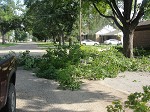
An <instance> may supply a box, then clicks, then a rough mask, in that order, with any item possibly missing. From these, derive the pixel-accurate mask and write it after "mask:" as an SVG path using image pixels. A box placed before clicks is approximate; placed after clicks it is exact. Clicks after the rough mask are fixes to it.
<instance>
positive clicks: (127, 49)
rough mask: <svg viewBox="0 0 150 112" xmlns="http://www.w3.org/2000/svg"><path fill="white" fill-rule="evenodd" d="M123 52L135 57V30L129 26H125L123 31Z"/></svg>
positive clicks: (129, 56)
mask: <svg viewBox="0 0 150 112" xmlns="http://www.w3.org/2000/svg"><path fill="white" fill-rule="evenodd" d="M123 34H124V37H123V52H124V55H125V56H126V57H128V58H133V57H134V56H133V37H134V30H129V28H124V31H123Z"/></svg>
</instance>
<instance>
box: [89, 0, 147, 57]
mask: <svg viewBox="0 0 150 112" xmlns="http://www.w3.org/2000/svg"><path fill="white" fill-rule="evenodd" d="M89 1H90V3H92V5H93V7H94V8H95V9H96V11H97V12H98V13H99V15H101V16H103V17H105V18H110V19H112V20H113V21H114V22H115V24H116V25H117V27H118V28H119V29H120V30H121V31H122V32H123V35H124V36H123V52H124V55H125V56H126V57H129V58H132V57H133V37H134V30H135V28H136V27H137V25H138V23H139V20H140V19H141V18H142V16H143V15H144V14H145V13H147V12H148V10H149V9H150V0H143V1H142V3H138V0H89ZM109 11H111V12H112V13H108V12H109ZM109 14H111V15H109Z"/></svg>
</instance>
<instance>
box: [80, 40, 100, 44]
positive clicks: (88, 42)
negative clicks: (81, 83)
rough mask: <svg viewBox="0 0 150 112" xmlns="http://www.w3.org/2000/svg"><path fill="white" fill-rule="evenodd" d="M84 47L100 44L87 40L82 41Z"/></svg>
mask: <svg viewBox="0 0 150 112" xmlns="http://www.w3.org/2000/svg"><path fill="white" fill-rule="evenodd" d="M81 44H82V45H99V42H95V41H93V40H90V39H87V40H83V41H81Z"/></svg>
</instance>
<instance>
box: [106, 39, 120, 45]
mask: <svg viewBox="0 0 150 112" xmlns="http://www.w3.org/2000/svg"><path fill="white" fill-rule="evenodd" d="M104 44H112V45H120V44H122V42H121V41H119V40H117V39H109V40H105V41H104Z"/></svg>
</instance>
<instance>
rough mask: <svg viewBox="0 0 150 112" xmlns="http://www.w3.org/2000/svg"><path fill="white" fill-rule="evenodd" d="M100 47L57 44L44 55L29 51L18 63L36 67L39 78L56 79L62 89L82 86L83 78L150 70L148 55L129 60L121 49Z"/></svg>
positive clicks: (94, 78)
mask: <svg viewBox="0 0 150 112" xmlns="http://www.w3.org/2000/svg"><path fill="white" fill-rule="evenodd" d="M100 48H101V47H88V46H77V45H75V46H70V47H68V46H65V47H60V46H57V47H55V48H53V49H52V48H49V49H48V50H47V53H46V54H45V55H43V56H42V58H40V57H32V56H30V55H29V51H26V52H23V53H22V54H21V55H19V59H18V60H19V61H18V62H19V63H20V65H24V67H25V68H26V69H31V68H35V72H36V75H37V76H38V77H43V78H47V79H54V80H56V81H58V82H59V84H60V87H62V88H63V89H71V90H76V89H79V88H80V84H81V81H80V79H89V80H97V79H104V78H106V77H110V78H112V77H116V76H117V75H118V73H119V72H124V71H150V57H149V56H148V55H146V57H144V56H142V57H141V56H140V57H139V58H138V57H137V58H133V59H129V58H126V57H125V56H123V54H122V53H121V52H119V48H116V47H111V48H109V49H107V48H101V50H99V49H100ZM102 49H103V50H102ZM143 54H144V51H143ZM143 54H142V55H143Z"/></svg>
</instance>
